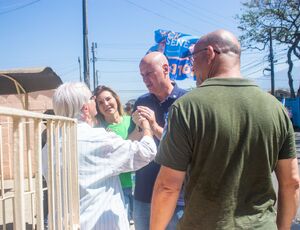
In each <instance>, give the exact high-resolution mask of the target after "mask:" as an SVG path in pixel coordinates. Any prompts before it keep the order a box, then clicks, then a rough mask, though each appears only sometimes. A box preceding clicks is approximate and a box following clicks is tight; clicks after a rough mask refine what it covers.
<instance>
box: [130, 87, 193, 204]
mask: <svg viewBox="0 0 300 230" xmlns="http://www.w3.org/2000/svg"><path fill="white" fill-rule="evenodd" d="M173 85H174V88H173V90H172V92H171V94H170V95H169V96H168V97H167V98H166V99H165V100H164V101H162V102H160V101H159V100H158V99H157V97H156V96H155V95H154V94H151V93H147V94H144V95H142V96H140V97H139V98H138V99H137V101H136V103H135V105H134V109H133V111H135V110H136V108H137V106H147V107H148V108H149V109H151V110H153V112H154V113H155V119H156V122H157V124H158V125H159V126H160V127H164V126H165V123H166V119H167V117H168V111H169V107H170V106H171V105H172V104H173V102H174V101H175V100H177V99H178V98H179V97H181V96H183V95H184V94H185V93H186V92H187V91H186V90H184V89H181V88H179V87H178V86H177V84H176V83H173ZM154 139H155V143H156V145H157V146H158V145H159V142H160V140H159V139H157V138H156V137H155V138H154ZM159 168H160V165H158V164H157V163H155V162H154V161H152V162H151V163H150V164H148V165H147V166H145V167H143V168H142V169H140V170H138V171H136V174H135V191H134V198H135V199H136V200H139V201H142V202H145V203H150V202H151V197H152V190H153V186H154V182H155V180H156V177H157V174H158V172H159Z"/></svg>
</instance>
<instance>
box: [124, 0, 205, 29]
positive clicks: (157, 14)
mask: <svg viewBox="0 0 300 230" xmlns="http://www.w3.org/2000/svg"><path fill="white" fill-rule="evenodd" d="M124 1H126V2H128V3H130V4H132V5H134V6H135V7H137V8H139V9H142V10H144V11H146V12H148V13H151V14H154V15H156V16H158V17H160V18H163V19H165V20H167V21H169V22H172V23H174V24H176V25H181V26H184V27H186V28H190V29H192V30H194V31H197V32H198V33H201V31H199V30H196V29H195V28H193V27H191V26H189V25H186V24H183V23H181V22H179V21H176V20H173V19H171V18H169V17H167V16H164V15H161V14H159V13H157V12H155V11H153V10H149V9H147V8H145V7H143V6H140V5H138V4H136V3H134V2H132V1H129V0H124Z"/></svg>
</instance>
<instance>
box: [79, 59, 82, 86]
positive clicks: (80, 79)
mask: <svg viewBox="0 0 300 230" xmlns="http://www.w3.org/2000/svg"><path fill="white" fill-rule="evenodd" d="M78 64H79V81H80V82H82V78H81V61H80V57H78Z"/></svg>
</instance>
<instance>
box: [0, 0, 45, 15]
mask: <svg viewBox="0 0 300 230" xmlns="http://www.w3.org/2000/svg"><path fill="white" fill-rule="evenodd" d="M39 1H41V0H35V1H32V2H29V3H27V4H24V5H22V6H19V7H16V8H14V9H11V10H7V11H2V12H0V15H3V14H8V13H10V12H13V11H16V10H20V9H23V8H25V7H28V6H30V5H33V4H35V3H37V2H39Z"/></svg>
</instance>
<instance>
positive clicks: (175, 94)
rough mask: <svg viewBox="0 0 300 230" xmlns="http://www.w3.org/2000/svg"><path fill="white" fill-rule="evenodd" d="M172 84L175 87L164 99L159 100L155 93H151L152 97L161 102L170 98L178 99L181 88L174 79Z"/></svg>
mask: <svg viewBox="0 0 300 230" xmlns="http://www.w3.org/2000/svg"><path fill="white" fill-rule="evenodd" d="M172 85H173V89H172V91H171V93H170V94H169V95H168V96H167V97H166V98H165V99H164V100H163V101H159V100H158V99H157V97H156V96H155V95H154V94H152V93H151V95H152V97H153V98H155V99H156V100H157V101H158V102H159V103H164V102H165V101H167V100H168V99H169V98H172V99H177V98H178V97H179V96H180V89H179V87H178V86H177V84H176V82H174V81H172Z"/></svg>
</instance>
